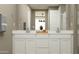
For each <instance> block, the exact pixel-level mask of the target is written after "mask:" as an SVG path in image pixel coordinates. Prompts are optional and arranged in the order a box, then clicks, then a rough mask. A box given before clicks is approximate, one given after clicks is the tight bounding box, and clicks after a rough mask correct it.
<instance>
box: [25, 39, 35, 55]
mask: <svg viewBox="0 0 79 59" xmlns="http://www.w3.org/2000/svg"><path fill="white" fill-rule="evenodd" d="M26 53H27V54H35V53H36V41H35V39H27V40H26Z"/></svg>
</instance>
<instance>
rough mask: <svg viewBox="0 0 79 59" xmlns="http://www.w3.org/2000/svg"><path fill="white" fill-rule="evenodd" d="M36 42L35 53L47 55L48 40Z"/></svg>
mask: <svg viewBox="0 0 79 59" xmlns="http://www.w3.org/2000/svg"><path fill="white" fill-rule="evenodd" d="M36 42H37V44H36V53H37V54H48V48H49V46H48V39H37V40H36Z"/></svg>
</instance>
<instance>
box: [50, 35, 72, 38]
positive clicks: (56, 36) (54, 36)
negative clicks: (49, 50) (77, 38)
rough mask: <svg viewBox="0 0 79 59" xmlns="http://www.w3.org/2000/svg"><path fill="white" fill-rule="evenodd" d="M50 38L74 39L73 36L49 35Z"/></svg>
mask: <svg viewBox="0 0 79 59" xmlns="http://www.w3.org/2000/svg"><path fill="white" fill-rule="evenodd" d="M49 38H72V35H49Z"/></svg>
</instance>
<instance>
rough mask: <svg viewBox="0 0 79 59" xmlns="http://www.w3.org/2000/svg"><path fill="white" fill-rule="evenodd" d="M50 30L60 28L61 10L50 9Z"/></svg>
mask: <svg viewBox="0 0 79 59" xmlns="http://www.w3.org/2000/svg"><path fill="white" fill-rule="evenodd" d="M49 19H50V20H49V21H50V30H51V31H56V30H57V28H60V13H59V10H49Z"/></svg>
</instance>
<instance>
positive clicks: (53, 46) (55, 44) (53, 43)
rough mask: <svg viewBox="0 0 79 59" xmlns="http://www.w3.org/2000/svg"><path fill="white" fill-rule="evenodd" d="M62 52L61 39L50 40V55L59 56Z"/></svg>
mask: <svg viewBox="0 0 79 59" xmlns="http://www.w3.org/2000/svg"><path fill="white" fill-rule="evenodd" d="M59 52H60V44H59V39H50V40H49V53H52V54H58V53H59Z"/></svg>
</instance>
